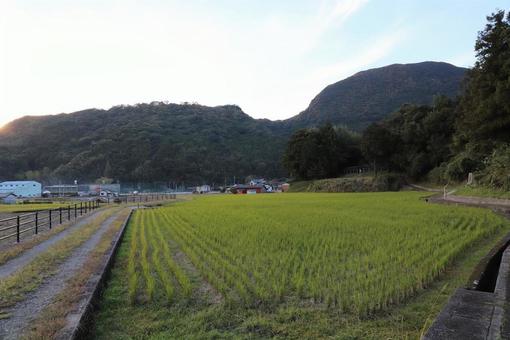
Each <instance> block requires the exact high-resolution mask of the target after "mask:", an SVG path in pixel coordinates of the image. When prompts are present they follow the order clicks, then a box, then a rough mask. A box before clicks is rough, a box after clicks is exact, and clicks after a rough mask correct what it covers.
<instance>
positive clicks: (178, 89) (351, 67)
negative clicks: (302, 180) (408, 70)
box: [0, 0, 508, 126]
mask: <svg viewBox="0 0 510 340" xmlns="http://www.w3.org/2000/svg"><path fill="white" fill-rule="evenodd" d="M505 5H506V6H508V0H505V1H502V0H491V1H488V0H485V1H483V0H465V1H456V0H452V1H446V0H444V1H435V0H434V1H421V0H415V1H410V0H408V1H404V0H398V1H389V0H293V1H291V0H281V1H276V0H273V1H269V0H258V1H246V0H216V1H206V0H194V1H193V0H187V1H164V0H145V1H133V0H117V1H108V0H73V1H67V0H45V1H43V0H37V1H36V0H24V1H21V0H20V1H9V0H0V126H1V125H2V124H4V123H6V122H7V121H10V120H12V119H14V118H17V117H20V116H22V115H25V114H30V115H34V114H54V113H60V112H72V111H76V110H80V109H86V108H91V107H97V108H109V107H111V106H113V105H117V104H134V103H138V102H150V101H154V100H158V101H159V100H161V101H164V100H167V101H170V102H176V103H179V102H183V101H189V102H199V103H201V104H204V105H222V104H237V105H239V106H241V108H242V109H243V110H244V111H245V112H246V113H248V114H250V115H251V116H253V117H257V118H262V117H263V118H270V119H284V118H288V117H290V116H293V115H295V114H297V113H299V112H300V111H302V110H303V109H305V108H306V107H307V105H308V103H309V102H310V100H311V99H312V98H313V97H314V96H315V95H316V94H317V93H318V92H319V91H320V90H321V89H322V88H324V87H325V86H326V85H328V84H330V83H333V82H336V81H338V80H341V79H343V78H345V77H348V76H349V75H351V74H353V73H355V72H358V71H361V70H364V69H368V68H373V67H379V66H383V65H388V64H392V63H411V62H420V61H425V60H435V61H446V62H450V63H453V64H455V65H458V66H470V65H472V64H473V61H474V52H473V46H474V42H475V39H476V36H477V32H478V31H479V30H481V29H482V28H483V26H484V25H485V17H486V15H488V14H490V13H491V12H493V11H494V10H495V9H497V8H500V9H507V8H506V7H505Z"/></svg>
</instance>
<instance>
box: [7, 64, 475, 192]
mask: <svg viewBox="0 0 510 340" xmlns="http://www.w3.org/2000/svg"><path fill="white" fill-rule="evenodd" d="M438 64H439V65H438ZM398 65H404V68H418V69H419V70H417V71H414V73H413V72H411V73H412V76H409V72H408V71H407V70H406V71H405V72H404V73H403V74H404V77H401V76H400V73H399V72H400V71H399V70H398V68H399V67H400V66H398ZM415 65H418V66H415ZM431 65H432V67H433V68H434V69H435V71H434V72H432V75H433V76H432V77H431V76H430V75H429V73H430V72H429V71H428V70H427V68H428V67H429V66H431ZM395 67H396V68H397V70H396V71H395V72H394V69H395ZM388 69H389V70H390V71H391V72H387V70H388ZM437 69H444V70H445V74H441V72H438V71H437ZM374 70H375V71H374ZM377 70H384V71H385V72H383V75H384V77H389V80H384V79H383V80H382V81H381V80H380V79H379V80H378V79H375V80H374V77H373V74H374V72H376V73H377V72H379V71H377ZM459 70H460V71H459ZM420 72H421V73H424V74H425V78H426V81H424V85H422V86H421V85H420V86H421V87H424V88H425V89H428V88H429V87H432V90H430V91H429V90H427V91H428V92H427V91H426V92H427V93H426V95H425V96H422V97H419V96H418V97H417V95H419V93H415V92H412V91H411V93H407V92H405V89H404V90H402V87H403V86H404V85H405V84H407V86H410V85H412V86H411V88H412V89H416V88H420V86H417V84H418V85H419V83H420V78H419V77H418V76H417V75H416V74H418V75H419V74H420ZM427 72H429V73H427ZM450 73H453V76H452V75H451V74H450ZM461 73H462V74H464V73H465V69H461V68H457V67H455V66H453V65H450V64H445V63H431V62H425V63H418V64H397V66H395V65H390V66H387V67H383V68H378V69H372V70H366V71H361V72H358V73H356V74H355V75H353V76H351V77H348V78H346V79H344V80H341V81H339V82H337V83H334V84H331V85H329V86H327V87H326V88H325V89H324V90H323V91H321V92H320V93H319V94H318V95H317V96H316V97H315V98H314V99H313V100H312V101H311V103H310V106H309V107H308V108H307V109H306V110H305V111H303V112H301V113H300V114H298V115H296V116H294V117H292V118H290V119H287V120H277V121H272V120H269V119H264V118H262V119H255V118H253V117H251V116H249V115H248V114H246V113H245V112H244V111H243V110H242V109H241V108H240V107H239V106H237V105H219V106H214V107H210V106H204V105H199V104H195V103H191V104H190V103H184V104H173V103H163V102H152V103H149V104H144V103H142V104H135V105H117V106H113V107H111V108H110V109H107V110H104V109H86V110H81V111H77V112H74V113H68V114H66V113H60V114H56V115H46V116H24V117H21V118H19V119H16V120H14V121H11V122H9V123H8V124H6V125H5V126H4V127H3V128H1V129H0V158H1V159H2V160H3V162H2V163H1V164H0V177H3V178H2V179H8V178H13V177H15V178H28V177H32V178H33V177H38V176H39V177H40V178H41V179H44V180H45V181H56V180H57V179H58V180H60V179H62V180H73V179H79V180H81V181H82V180H94V179H96V178H99V177H111V178H114V179H120V180H122V181H128V182H144V181H145V182H151V181H175V182H185V183H194V184H199V183H203V182H215V183H224V182H226V178H227V177H229V178H231V177H233V176H236V177H237V178H244V177H246V176H248V175H257V176H265V177H281V176H284V175H285V171H284V170H283V168H282V166H281V155H282V153H283V149H284V147H285V144H286V141H287V140H288V137H289V136H290V134H291V133H292V132H293V131H295V130H296V129H299V128H303V127H312V126H317V125H320V124H323V123H325V122H330V123H333V124H337V125H345V126H347V127H349V128H351V129H353V130H358V131H360V130H361V129H362V128H363V127H364V126H366V125H368V124H369V123H371V122H375V121H378V120H381V119H383V118H385V117H386V116H387V115H389V114H390V113H391V112H392V109H391V108H392V107H394V106H397V108H398V107H400V105H402V104H405V103H407V102H409V101H411V100H413V99H417V100H416V101H417V103H418V104H427V103H428V102H430V101H431V100H432V96H431V95H430V93H437V94H446V95H450V96H453V95H455V94H456V93H457V92H458V90H459V88H460V83H461V79H460V77H459V76H458V75H459V74H461ZM384 77H383V78H384ZM442 77H443V78H444V81H443V80H442V79H443V78H442ZM376 78H377V77H376ZM395 78H396V79H395ZM352 79H355V80H356V82H355V84H354V85H355V86H354V89H352V90H350V91H351V92H349V91H347V93H352V91H354V92H360V91H361V90H360V89H359V86H360V83H359V82H358V81H357V80H361V88H362V89H363V88H364V89H365V92H363V91H361V92H362V93H367V91H366V89H369V90H370V91H372V92H374V91H375V93H376V96H375V97H370V98H372V99H373V98H375V99H377V100H376V101H375V102H373V100H372V101H370V102H365V101H363V100H357V101H355V102H354V103H352V102H349V101H347V102H346V103H338V98H339V97H340V98H342V96H343V97H345V91H344V90H345V84H346V82H347V84H349V83H350V82H351V81H352ZM399 79H400V80H399ZM430 79H432V80H433V81H431V80H430ZM402 80H405V81H404V82H402ZM385 81H386V82H388V83H389V84H394V85H395V87H394V88H392V87H390V88H389V89H391V90H392V91H396V93H397V95H395V93H394V92H391V91H390V94H392V96H390V97H391V100H390V101H389V102H384V99H385V95H384V93H385V91H387V90H388V89H387V88H386V89H385V88H381V85H380V84H381V82H382V83H384V82H385ZM401 82H402V83H403V84H404V85H402V84H400V83H401ZM436 83H437V84H436ZM443 83H445V84H446V85H447V86H443V85H442V84H443ZM339 84H340V88H338V87H339ZM374 84H375V85H374ZM409 84H410V85H409ZM413 84H414V85H413ZM434 84H435V85H434ZM452 84H453V85H452ZM356 86H358V87H356ZM378 89H379V90H378ZM370 91H368V92H370ZM445 92H446V93H445ZM378 93H382V94H378ZM347 95H349V94H347ZM358 97H359V96H358ZM380 100H383V102H382V104H381V102H380ZM416 101H415V102H416ZM411 102H412V101H411ZM346 104H348V105H346ZM335 105H336V108H335ZM332 106H333V111H331V110H330V109H331V107H332ZM344 106H346V107H347V109H349V107H351V108H352V107H361V108H362V109H361V110H358V111H356V112H354V113H353V115H352V116H353V117H354V118H352V117H351V118H350V120H348V119H347V120H346V119H345V117H346V115H345V114H344V113H345V112H346V111H345V107H344ZM374 107H381V110H379V111H377V112H375V114H374V110H373V108H374ZM367 108H368V109H367ZM347 112H350V111H347ZM367 112H368V113H369V114H368V115H367ZM370 113H372V115H370ZM356 117H359V119H357V118H356ZM353 121H354V122H355V123H356V124H353V123H352V122H353Z"/></svg>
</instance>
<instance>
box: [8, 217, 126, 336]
mask: <svg viewBox="0 0 510 340" xmlns="http://www.w3.org/2000/svg"><path fill="white" fill-rule="evenodd" d="M118 214H119V212H117V213H115V214H113V215H112V216H110V217H108V218H107V219H106V220H105V221H104V222H103V223H102V224H101V226H100V227H99V229H98V230H97V231H96V232H95V233H94V234H93V235H92V236H91V237H90V238H89V239H88V240H87V241H85V242H84V243H83V244H82V245H81V246H79V247H78V248H76V249H75V250H74V251H73V252H72V253H71V254H70V255H69V257H68V258H67V260H65V261H64V263H62V264H61V265H60V266H59V267H58V269H57V274H55V275H54V276H52V277H50V278H48V279H47V280H45V282H44V283H43V284H42V285H41V286H40V287H39V288H38V289H36V290H35V291H33V292H32V293H30V294H29V295H28V296H27V297H26V299H24V300H23V301H21V302H19V303H17V304H16V305H15V306H13V307H12V308H10V309H8V310H6V311H5V312H7V313H8V314H9V318H5V319H0V339H17V338H18V337H19V336H20V334H21V333H22V330H23V329H24V328H25V327H26V326H28V325H29V323H30V321H31V320H33V319H35V318H36V317H37V315H38V314H39V313H40V312H41V311H42V310H43V309H44V308H45V307H46V306H48V305H49V304H50V303H51V302H52V301H53V299H54V298H55V296H56V295H57V294H58V293H59V292H61V291H62V289H63V288H64V287H65V286H66V282H67V280H69V279H70V278H71V277H73V275H75V274H76V273H77V272H78V271H79V270H80V267H81V266H82V265H83V264H84V263H85V261H86V260H87V258H88V255H89V254H90V252H91V251H92V250H93V249H94V248H95V247H96V246H97V244H98V243H99V242H100V240H101V237H102V236H103V234H104V233H105V232H106V231H107V230H108V228H109V227H110V225H111V224H112V223H113V221H114V220H115V219H116V218H117V216H118ZM91 218H93V217H92V216H91ZM83 223H86V221H84V222H83ZM82 225H83V224H82ZM60 238H62V237H60ZM55 242H56V241H54V242H53V243H55ZM48 246H49V245H48ZM46 248H47V247H43V248H41V249H43V250H44V249H46ZM43 250H41V251H43ZM26 263H28V262H26ZM18 268H19V267H18Z"/></svg>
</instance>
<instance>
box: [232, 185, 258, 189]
mask: <svg viewBox="0 0 510 340" xmlns="http://www.w3.org/2000/svg"><path fill="white" fill-rule="evenodd" d="M232 188H235V189H263V188H264V186H263V185H262V184H258V185H250V184H236V185H234V186H233V187H232Z"/></svg>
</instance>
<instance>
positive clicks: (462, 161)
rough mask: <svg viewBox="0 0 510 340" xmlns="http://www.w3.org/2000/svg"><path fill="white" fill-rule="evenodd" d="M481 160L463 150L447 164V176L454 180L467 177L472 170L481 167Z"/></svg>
mask: <svg viewBox="0 0 510 340" xmlns="http://www.w3.org/2000/svg"><path fill="white" fill-rule="evenodd" d="M480 165H481V164H480V162H479V161H477V160H476V159H475V158H474V157H472V156H471V155H469V154H467V153H465V152H463V153H460V154H458V155H457V156H455V157H454V158H453V159H452V160H451V161H450V162H449V163H448V165H447V166H446V178H447V179H450V180H453V181H462V180H465V179H467V176H468V174H469V173H470V172H473V171H475V170H477V169H478V168H479V167H480Z"/></svg>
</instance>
